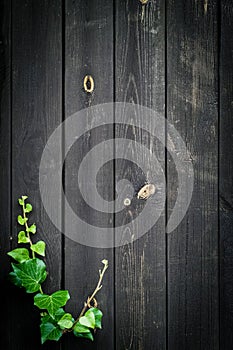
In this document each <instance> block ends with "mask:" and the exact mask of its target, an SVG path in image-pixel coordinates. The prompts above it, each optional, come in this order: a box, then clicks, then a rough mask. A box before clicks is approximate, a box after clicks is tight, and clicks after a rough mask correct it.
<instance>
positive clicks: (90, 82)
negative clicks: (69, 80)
mask: <svg viewBox="0 0 233 350" xmlns="http://www.w3.org/2000/svg"><path fill="white" fill-rule="evenodd" d="M83 87H84V90H85V92H87V93H92V92H93V91H94V87H95V84H94V79H93V78H92V76H91V75H86V76H85V78H84V80H83Z"/></svg>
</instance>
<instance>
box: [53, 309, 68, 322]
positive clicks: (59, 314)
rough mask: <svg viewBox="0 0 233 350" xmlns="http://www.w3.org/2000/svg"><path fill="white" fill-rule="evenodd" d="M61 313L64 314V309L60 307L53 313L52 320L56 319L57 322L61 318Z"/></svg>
mask: <svg viewBox="0 0 233 350" xmlns="http://www.w3.org/2000/svg"><path fill="white" fill-rule="evenodd" d="M63 315H65V311H64V309H62V308H59V309H58V310H57V311H56V312H55V314H54V316H53V317H54V320H55V321H56V322H58V321H59V320H60V319H61V318H62V316H63Z"/></svg>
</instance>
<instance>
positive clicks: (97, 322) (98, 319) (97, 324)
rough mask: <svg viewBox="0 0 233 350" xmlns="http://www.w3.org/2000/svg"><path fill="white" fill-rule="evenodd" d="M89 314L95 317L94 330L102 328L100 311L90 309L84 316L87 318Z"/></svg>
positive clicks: (95, 308)
mask: <svg viewBox="0 0 233 350" xmlns="http://www.w3.org/2000/svg"><path fill="white" fill-rule="evenodd" d="M89 312H93V314H94V315H95V328H99V329H101V328H102V325H101V321H102V317H103V313H102V311H100V309H98V308H97V307H92V308H91V309H89V310H88V311H87V312H86V313H85V316H87V314H88V313H89Z"/></svg>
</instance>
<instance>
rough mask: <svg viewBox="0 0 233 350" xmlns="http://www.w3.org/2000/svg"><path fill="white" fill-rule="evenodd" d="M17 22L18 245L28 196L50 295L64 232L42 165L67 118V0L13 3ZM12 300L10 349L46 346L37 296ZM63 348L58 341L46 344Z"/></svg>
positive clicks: (17, 296) (14, 213)
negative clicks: (43, 189) (47, 195)
mask: <svg viewBox="0 0 233 350" xmlns="http://www.w3.org/2000/svg"><path fill="white" fill-rule="evenodd" d="M12 21H13V27H12V74H13V86H12V98H13V100H12V103H13V109H12V113H13V119H12V148H13V151H12V225H13V230H12V234H13V246H16V244H17V233H18V231H19V227H18V226H17V223H16V222H17V215H18V213H19V210H20V207H19V205H18V202H17V200H18V198H19V197H20V196H21V195H25V194H26V195H28V197H29V200H30V202H31V203H32V205H33V209H34V211H33V214H32V215H30V219H29V220H30V221H31V222H32V223H33V222H34V221H35V222H36V224H37V231H38V233H37V236H36V238H37V239H39V238H41V239H43V240H44V241H45V242H46V246H47V253H46V263H47V267H48V271H49V275H48V277H47V280H46V283H45V287H44V290H45V291H46V292H48V293H49V292H54V291H56V290H57V289H59V288H60V283H61V264H62V260H61V234H60V232H58V231H57V230H56V229H55V228H54V226H53V225H52V223H51V222H50V219H49V218H48V216H47V214H46V213H45V211H44V209H43V205H42V203H41V200H40V192H39V164H40V158H41V155H42V151H43V148H44V146H45V144H46V142H47V139H48V137H49V136H50V134H51V133H52V132H53V130H54V129H55V128H56V127H57V126H58V125H59V124H60V123H61V121H62V114H61V112H62V108H61V107H62V103H61V102H62V99H61V98H62V74H61V73H62V69H61V68H62V67H61V63H62V62H61V58H62V56H61V54H62V47H61V44H62V41H61V33H62V31H61V2H60V1H57V0H56V1H53V0H51V1H44V0H43V1H40V2H37V1H29V0H20V1H13V8H12ZM58 147H59V145H58ZM60 148H61V145H60ZM44 176H46V173H45V174H44ZM54 210H56V205H55V204H54ZM56 214H57V215H58V216H59V217H60V216H61V213H56ZM12 288H14V287H12ZM12 304H13V305H12V306H13V308H15V310H17V313H15V312H14V314H11V315H10V316H9V317H11V320H12V330H11V332H12V334H11V345H10V347H9V349H23V350H26V349H28V350H29V349H30V350H31V349H34V350H36V349H40V348H41V346H40V329H39V322H40V321H39V319H40V314H39V312H38V310H36V309H35V307H34V306H33V298H32V296H31V295H26V294H25V291H24V290H22V291H21V290H20V291H17V293H16V290H15V298H14V300H13V301H12ZM22 315H23V321H22ZM59 348H60V345H59V344H56V343H53V344H49V345H45V346H43V349H59Z"/></svg>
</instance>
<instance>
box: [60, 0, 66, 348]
mask: <svg viewBox="0 0 233 350" xmlns="http://www.w3.org/2000/svg"><path fill="white" fill-rule="evenodd" d="M65 10H66V0H61V31H62V33H61V39H62V52H61V58H62V63H61V64H62V79H61V83H62V87H61V90H62V91H61V112H62V117H61V119H62V122H63V121H64V120H65V70H66V67H65V63H66V60H65V55H66V45H65V38H66V36H65V34H66V11H65ZM61 133H62V134H61V152H62V154H61V157H62V159H63V157H64V152H65V132H64V128H62V131H61ZM64 184H65V167H64V169H63V171H62V189H61V191H63V190H64V188H65V186H64ZM61 194H62V193H61ZM61 201H62V202H61V220H62V222H61V227H62V232H61V288H62V289H65V236H64V233H63V232H65V231H64V228H65V211H64V201H63V197H62V196H61ZM60 349H61V350H62V349H63V346H62V344H60Z"/></svg>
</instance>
